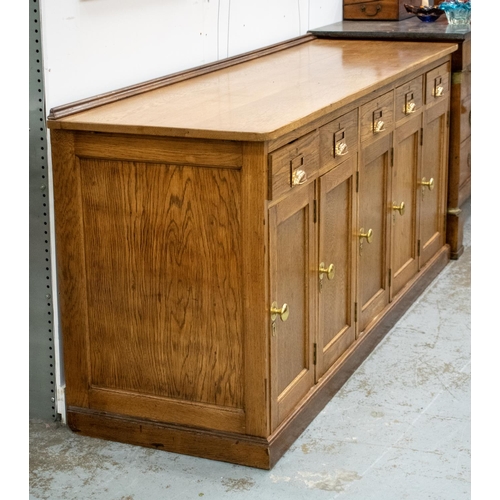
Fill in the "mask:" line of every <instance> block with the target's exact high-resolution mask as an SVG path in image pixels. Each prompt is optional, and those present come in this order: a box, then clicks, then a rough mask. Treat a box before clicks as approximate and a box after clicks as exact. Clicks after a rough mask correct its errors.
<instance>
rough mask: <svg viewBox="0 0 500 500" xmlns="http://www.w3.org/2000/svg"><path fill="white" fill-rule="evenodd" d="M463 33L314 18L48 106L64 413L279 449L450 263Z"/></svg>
mask: <svg viewBox="0 0 500 500" xmlns="http://www.w3.org/2000/svg"><path fill="white" fill-rule="evenodd" d="M456 50H457V45H456V44H453V43H422V44H416V43H411V42H408V43H406V42H401V43H398V44H394V43H390V42H384V41H369V42H367V41H351V40H349V41H344V40H321V39H316V38H315V37H314V36H311V35H308V36H304V37H299V38H297V39H293V40H290V41H287V42H285V43H282V44H277V45H275V46H272V47H269V48H266V49H262V50H259V51H255V52H252V53H249V54H246V55H243V56H238V57H235V58H232V59H229V60H224V61H221V62H218V63H215V64H213V65H207V66H204V67H200V68H198V69H196V70H193V71H189V72H184V73H182V74H178V75H173V76H171V77H168V78H165V79H158V80H155V81H150V82H146V83H145V84H142V85H137V86H133V87H129V88H126V89H121V90H120V91H117V92H111V93H109V94H106V95H101V96H97V97H95V98H89V99H88V100H83V101H79V102H77V103H70V104H69V105H67V106H62V107H59V108H54V109H53V110H51V115H50V116H49V121H48V126H49V128H50V136H51V148H52V167H53V181H54V203H55V223H56V226H55V227H56V249H57V267H58V284H59V304H60V316H61V320H60V325H61V331H62V342H63V352H64V370H65V378H66V406H67V423H68V425H69V427H70V428H71V429H72V430H73V431H75V432H80V433H82V434H85V435H90V436H96V437H100V438H104V439H110V440H116V441H121V442H126V443H131V444H136V445H142V446H148V447H153V448H157V449H162V450H166V451H171V452H176V453H184V454H189V455H195V456H199V457H204V458H209V459H215V460H222V461H227V462H232V463H238V464H243V465H247V466H252V467H259V468H264V469H270V468H272V467H273V465H274V464H275V463H276V461H277V460H278V459H279V458H280V457H281V456H282V455H283V453H284V452H285V451H286V450H287V448H288V447H289V446H290V445H291V444H292V443H293V441H294V440H295V439H296V438H297V437H298V436H299V435H300V434H301V433H302V432H303V430H304V429H305V428H306V427H307V425H308V424H309V423H310V422H311V421H312V419H314V417H315V416H316V415H317V414H318V412H319V411H321V409H322V408H323V406H324V405H325V404H326V403H327V402H328V401H329V400H330V399H331V398H332V396H333V395H334V394H335V392H336V391H337V390H338V389H339V388H340V387H341V386H342V384H343V383H344V382H345V381H346V380H347V379H348V377H349V376H350V374H351V373H352V372H353V371H354V370H355V369H356V367H357V366H359V364H360V363H361V362H362V360H363V359H365V358H366V356H367V355H368V354H369V353H370V352H371V351H372V350H373V348H374V346H375V345H376V344H377V342H379V341H380V339H381V338H382V337H383V335H385V333H386V332H387V331H388V330H389V329H390V328H391V327H392V326H393V325H394V323H395V321H397V319H398V318H399V317H401V315H402V314H403V313H404V311H405V310H406V309H407V308H408V307H409V306H410V305H411V304H412V303H413V301H414V300H415V299H416V298H417V297H418V295H419V294H420V293H421V292H422V290H423V289H424V288H425V287H426V286H427V285H428V284H429V283H430V282H431V281H432V280H433V279H434V277H435V276H436V275H437V274H438V273H439V272H440V271H441V270H442V269H443V268H444V267H445V266H446V264H447V263H448V262H449V258H450V248H449V245H448V244H447V243H446V208H447V182H448V151H449V142H448V141H449V139H448V137H449V109H450V83H451V76H450V75H451V56H452V54H453V53H454V52H455V51H456Z"/></svg>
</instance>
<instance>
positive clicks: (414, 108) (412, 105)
mask: <svg viewBox="0 0 500 500" xmlns="http://www.w3.org/2000/svg"><path fill="white" fill-rule="evenodd" d="M416 111H417V105H416V104H415V103H414V102H409V103H408V104H407V105H406V109H405V114H407V115H411V114H412V113H415V112H416Z"/></svg>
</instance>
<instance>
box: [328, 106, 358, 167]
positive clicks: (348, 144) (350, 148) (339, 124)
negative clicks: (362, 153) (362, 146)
mask: <svg viewBox="0 0 500 500" xmlns="http://www.w3.org/2000/svg"><path fill="white" fill-rule="evenodd" d="M319 141H320V152H319V154H320V165H321V169H322V170H323V169H324V168H325V167H334V166H337V165H339V164H340V163H341V162H343V161H344V160H347V158H350V157H351V156H352V155H353V154H354V153H355V152H356V151H357V149H358V110H357V109H355V110H353V111H350V112H349V113H346V114H345V115H342V116H341V117H340V118H337V119H335V120H333V121H331V122H330V123H327V124H326V125H324V126H323V127H321V128H320V130H319ZM327 169H328V168H327Z"/></svg>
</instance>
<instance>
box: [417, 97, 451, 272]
mask: <svg viewBox="0 0 500 500" xmlns="http://www.w3.org/2000/svg"><path fill="white" fill-rule="evenodd" d="M447 112H448V102H447V101H443V102H442V103H441V104H439V105H436V106H433V107H432V108H430V109H429V110H426V111H425V113H424V138H423V150H422V155H423V161H422V174H421V175H422V177H421V179H420V181H419V192H420V197H421V199H420V207H421V208H420V245H421V252H420V267H422V266H424V265H425V264H426V263H427V262H428V261H429V259H430V258H431V257H432V256H433V255H435V253H436V252H437V251H438V250H439V249H440V248H441V247H442V246H443V245H444V243H445V214H446V205H445V202H446V167H447V162H448V153H447V151H448V124H447ZM429 182H432V184H431V185H425V184H424V183H429ZM430 188H432V189H430Z"/></svg>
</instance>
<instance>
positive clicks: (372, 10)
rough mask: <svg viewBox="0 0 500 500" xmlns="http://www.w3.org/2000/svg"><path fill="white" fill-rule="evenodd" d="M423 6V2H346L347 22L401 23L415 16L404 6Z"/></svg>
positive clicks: (345, 15)
mask: <svg viewBox="0 0 500 500" xmlns="http://www.w3.org/2000/svg"><path fill="white" fill-rule="evenodd" d="M405 3H406V4H409V5H417V6H418V5H421V3H422V2H421V0H344V19H345V20H357V21H359V20H364V21H401V19H407V18H408V17H412V16H413V15H414V14H411V13H410V12H406V9H405V6H404V4H405Z"/></svg>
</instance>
